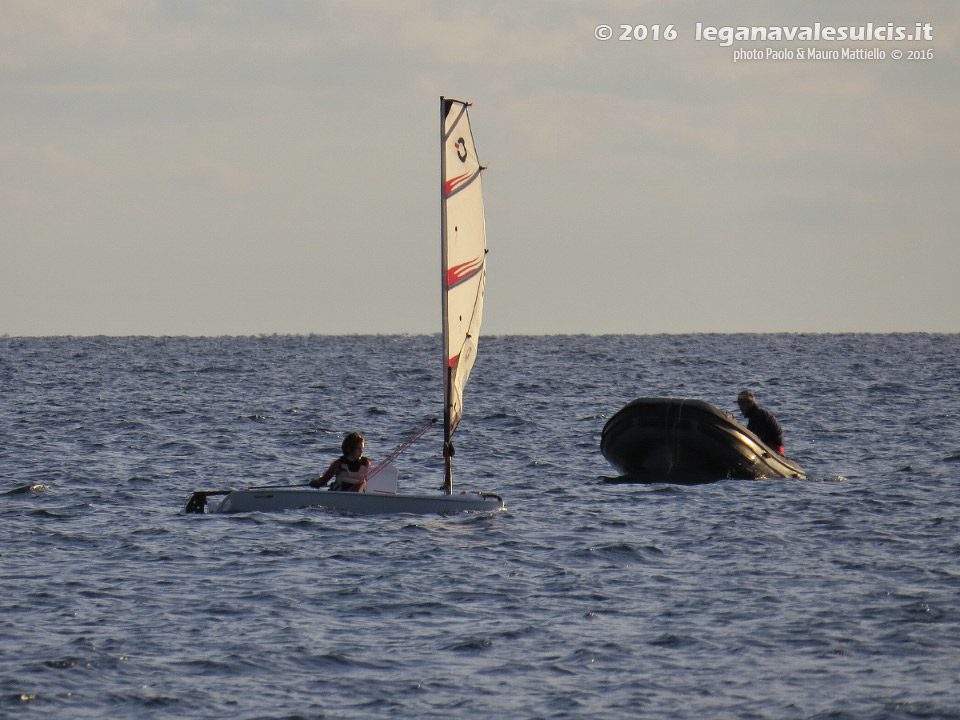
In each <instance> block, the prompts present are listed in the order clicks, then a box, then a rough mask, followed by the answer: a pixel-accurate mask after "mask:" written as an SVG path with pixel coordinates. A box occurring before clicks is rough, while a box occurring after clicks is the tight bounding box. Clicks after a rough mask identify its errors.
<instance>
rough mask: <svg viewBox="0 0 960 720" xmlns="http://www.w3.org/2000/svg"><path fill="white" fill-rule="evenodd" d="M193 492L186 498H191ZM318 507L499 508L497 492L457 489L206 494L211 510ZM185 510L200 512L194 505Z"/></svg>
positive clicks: (370, 510) (379, 510)
mask: <svg viewBox="0 0 960 720" xmlns="http://www.w3.org/2000/svg"><path fill="white" fill-rule="evenodd" d="M195 497H196V494H195V495H194V497H193V498H191V500H190V502H191V503H192V502H194V499H195ZM307 507H318V508H323V509H326V510H333V511H336V512H342V513H348V514H350V515H388V514H397V513H410V514H417V515H431V514H437V513H441V514H443V513H456V512H490V511H494V510H502V509H503V500H502V499H501V498H500V497H499V496H497V495H489V494H482V493H466V492H465V493H459V494H456V495H439V494H438V495H413V494H410V495H405V494H403V493H378V492H372V493H366V492H364V493H357V492H336V491H333V490H314V489H312V488H277V489H270V488H258V489H251V490H233V491H231V492H229V493H227V494H226V496H225V497H224V498H223V500H220V501H219V502H215V501H214V499H213V498H210V510H209V512H212V513H242V512H269V511H274V510H294V509H297V508H307ZM193 508H194V509H192V510H191V509H188V510H187V512H203V510H199V509H197V506H196V504H194V505H193Z"/></svg>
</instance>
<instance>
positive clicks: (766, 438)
mask: <svg viewBox="0 0 960 720" xmlns="http://www.w3.org/2000/svg"><path fill="white" fill-rule="evenodd" d="M737 405H739V406H740V412H741V413H742V414H743V416H744V417H745V418H747V430H749V431H750V432H752V433H753V434H754V435H756V436H757V437H758V438H760V441H761V442H762V443H763V444H764V445H767V446H768V447H771V448H773V449H774V450H776V451H777V452H778V453H780V454H781V455H784V454H785V452H784V450H785V448H784V446H783V429H782V428H781V427H780V423H778V422H777V419H776V418H775V417H774V416H773V413H772V412H770V411H769V410H765V409H764V408H762V407H760V406H759V405H757V401H756V399H755V398H754V397H753V393H752V392H750V391H749V390H743V391H741V393H740V394H739V395H737Z"/></svg>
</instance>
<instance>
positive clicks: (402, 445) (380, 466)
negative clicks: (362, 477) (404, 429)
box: [367, 418, 437, 480]
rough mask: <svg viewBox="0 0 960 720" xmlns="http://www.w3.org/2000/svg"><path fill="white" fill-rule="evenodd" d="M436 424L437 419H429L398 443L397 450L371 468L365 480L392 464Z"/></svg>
mask: <svg viewBox="0 0 960 720" xmlns="http://www.w3.org/2000/svg"><path fill="white" fill-rule="evenodd" d="M436 422H437V418H430V419H429V420H427V422H425V423H424V424H423V426H422V427H421V428H420V429H419V430H417V431H416V432H415V433H414V434H413V435H411V436H410V437H409V438H407V439H406V440H404V441H403V442H402V443H400V445H399V446H397V448H396V449H395V450H394V451H393V452H392V453H390V454H389V455H387V456H386V457H385V458H384V459H383V460H381V461H380V462H379V463H378V464H377V466H376V467H375V468H373V469H372V470H371V471H370V472H368V473H367V480H369V479H370V478H372V477H373V476H374V475H376V474H377V473H378V472H380V471H381V470H383V468H385V467H386V466H387V465H389V464H390V463H392V462H393V461H394V460H396V459H397V457H399V455H400V453H402V452H403V451H404V450H406V449H407V448H408V447H410V446H411V445H413V444H414V443H415V442H416V441H417V440H419V439H420V438H422V437H423V436H424V434H425V433H426V432H427V430H429V429H430V428H432V427H433V426H434V425H435V424H436Z"/></svg>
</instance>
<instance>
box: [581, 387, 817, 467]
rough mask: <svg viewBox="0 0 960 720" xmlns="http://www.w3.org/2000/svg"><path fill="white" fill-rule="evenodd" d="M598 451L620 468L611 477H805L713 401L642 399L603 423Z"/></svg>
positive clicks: (793, 463)
mask: <svg viewBox="0 0 960 720" xmlns="http://www.w3.org/2000/svg"><path fill="white" fill-rule="evenodd" d="M600 452H601V453H603V456H604V457H605V458H606V459H607V461H608V462H609V463H610V464H611V465H613V467H615V468H616V469H617V470H618V471H620V473H622V475H621V477H618V478H609V479H608V481H609V482H671V483H682V484H697V483H707V482H714V481H716V480H723V479H726V478H743V479H760V478H802V477H804V472H803V470H802V469H801V467H800V466H799V465H797V463H795V462H794V461H792V460H790V459H789V458H787V457H784V456H783V455H780V454H779V453H777V451H776V450H773V449H772V448H769V447H767V446H766V445H764V444H763V443H762V442H761V441H760V438H758V437H757V436H756V435H754V434H753V433H752V432H750V431H749V430H747V429H746V428H745V427H744V426H743V425H741V424H740V423H738V422H737V421H736V420H734V419H733V416H732V415H731V414H730V413H726V412H723V411H721V410H718V409H717V408H715V407H714V406H713V405H711V404H710V403H707V402H704V401H703V400H694V399H691V398H639V399H637V400H634V401H633V402H631V403H628V404H627V405H626V406H624V407H623V408H621V409H620V410H619V411H617V413H616V414H615V415H614V416H613V417H611V418H610V419H609V420H608V421H607V423H606V424H605V425H604V427H603V432H602V434H601V436H600Z"/></svg>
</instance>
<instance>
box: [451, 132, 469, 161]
mask: <svg viewBox="0 0 960 720" xmlns="http://www.w3.org/2000/svg"><path fill="white" fill-rule="evenodd" d="M453 147H454V148H456V150H457V157H458V158H460V162H466V161H467V141H466V140H464V139H463V138H457V141H456V142H455V143H454V144H453Z"/></svg>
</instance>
